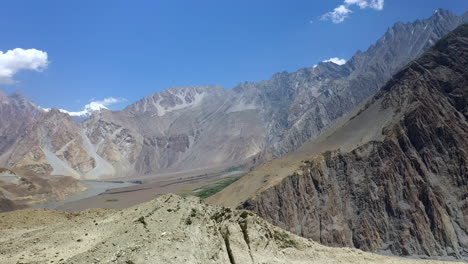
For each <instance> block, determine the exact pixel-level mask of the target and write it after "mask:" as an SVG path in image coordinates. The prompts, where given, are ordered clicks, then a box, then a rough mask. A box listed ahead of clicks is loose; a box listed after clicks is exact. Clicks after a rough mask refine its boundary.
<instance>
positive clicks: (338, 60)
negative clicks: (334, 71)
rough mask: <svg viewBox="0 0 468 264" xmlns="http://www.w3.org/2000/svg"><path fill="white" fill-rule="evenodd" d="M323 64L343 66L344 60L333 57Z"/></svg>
mask: <svg viewBox="0 0 468 264" xmlns="http://www.w3.org/2000/svg"><path fill="white" fill-rule="evenodd" d="M323 62H333V63H335V64H338V65H343V64H345V63H346V60H345V59H340V58H338V57H335V58H330V59H328V60H324V61H323Z"/></svg>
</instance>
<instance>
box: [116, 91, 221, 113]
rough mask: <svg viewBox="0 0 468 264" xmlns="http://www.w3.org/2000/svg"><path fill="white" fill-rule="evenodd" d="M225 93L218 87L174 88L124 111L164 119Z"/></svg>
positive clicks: (143, 100) (153, 95) (145, 99)
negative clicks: (207, 98) (175, 112)
mask: <svg viewBox="0 0 468 264" xmlns="http://www.w3.org/2000/svg"><path fill="white" fill-rule="evenodd" d="M223 92H224V89H223V88H222V87H221V86H217V85H209V86H189V87H173V88H170V89H167V90H164V91H161V92H158V93H154V94H152V95H150V96H148V97H146V98H143V99H142V100H140V101H138V102H136V103H134V104H132V105H130V106H128V107H127V108H125V109H124V111H125V112H130V113H132V114H145V113H150V114H153V115H154V116H159V117H162V116H164V115H166V114H167V113H170V112H174V111H177V110H181V109H184V108H188V107H195V106H198V105H199V104H200V103H201V102H202V101H203V100H204V98H206V97H213V96H215V97H217V96H219V95H220V93H223Z"/></svg>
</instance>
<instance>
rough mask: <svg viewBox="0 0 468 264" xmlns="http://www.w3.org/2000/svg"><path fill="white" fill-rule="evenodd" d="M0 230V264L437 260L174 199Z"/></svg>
mask: <svg viewBox="0 0 468 264" xmlns="http://www.w3.org/2000/svg"><path fill="white" fill-rule="evenodd" d="M0 230H1V233H2V238H1V240H2V243H0V262H2V263H51V262H54V263H77V264H78V263H86V264H87V263H135V264H138V263H230V264H236V263H237V264H240V263H252V264H254V263H269V264H274V263H277V264H280V263H296V264H299V263H309V264H314V263H321V264H323V263H328V264H335V263H344V262H346V263H350V264H353V263H356V264H357V263H359V264H371V263H381V264H387V263H388V264H390V263H392V264H400V263H401V264H405V263H407V264H416V263H420V264H437V263H442V262H437V261H428V260H426V261H416V260H404V259H397V258H390V257H384V256H379V255H374V254H370V253H365V252H362V251H360V250H356V249H349V248H344V249H337V248H328V247H325V246H322V245H319V244H318V243H315V242H312V241H309V240H307V239H304V238H300V237H298V236H295V235H293V234H291V233H289V232H286V231H284V230H281V229H280V228H277V227H274V226H272V225H271V224H268V223H267V222H266V221H265V220H263V219H261V218H259V217H257V216H255V215H254V214H252V213H251V212H248V211H236V210H231V209H228V208H223V207H213V206H208V205H206V204H205V203H203V202H202V201H200V200H198V199H197V198H188V199H184V198H181V197H178V196H174V195H165V196H161V197H159V198H157V199H156V200H154V201H151V202H149V203H146V204H142V205H140V206H138V207H134V208H129V209H126V210H122V211H106V210H96V209H95V210H90V211H86V212H82V213H73V214H71V213H65V212H59V211H47V210H24V211H23V210H20V211H15V212H12V213H3V214H0ZM446 263H447V262H446Z"/></svg>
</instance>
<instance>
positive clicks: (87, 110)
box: [43, 97, 127, 117]
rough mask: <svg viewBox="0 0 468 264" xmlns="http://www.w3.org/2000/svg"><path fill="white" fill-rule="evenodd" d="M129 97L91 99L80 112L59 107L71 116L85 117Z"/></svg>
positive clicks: (47, 109)
mask: <svg viewBox="0 0 468 264" xmlns="http://www.w3.org/2000/svg"><path fill="white" fill-rule="evenodd" d="M125 101H127V99H125V98H114V97H107V98H105V99H103V100H98V101H91V102H90V103H89V104H87V105H85V106H84V108H83V110H81V111H78V112H71V111H67V110H64V109H59V110H60V111H61V112H63V113H67V114H69V115H70V116H77V117H85V116H90V115H91V114H92V113H93V112H94V111H98V110H102V109H108V108H107V107H108V106H111V105H113V104H116V103H121V102H125ZM43 109H44V110H45V111H49V110H50V108H43Z"/></svg>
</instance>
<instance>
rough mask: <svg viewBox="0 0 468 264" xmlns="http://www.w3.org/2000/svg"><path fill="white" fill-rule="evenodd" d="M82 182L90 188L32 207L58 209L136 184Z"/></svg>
mask: <svg viewBox="0 0 468 264" xmlns="http://www.w3.org/2000/svg"><path fill="white" fill-rule="evenodd" d="M80 182H81V183H83V184H85V185H86V186H88V189H87V190H86V191H84V192H82V193H79V194H76V195H70V196H68V197H67V199H65V200H62V201H56V202H48V203H43V204H36V205H34V206H32V207H31V208H36V209H42V208H44V209H56V208H57V207H59V206H62V205H64V204H67V203H70V202H74V201H78V200H81V199H85V198H89V197H93V196H96V195H99V194H101V193H104V192H105V191H107V190H110V189H115V188H123V187H127V186H132V185H136V184H135V183H131V182H106V181H91V180H83V181H80Z"/></svg>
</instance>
